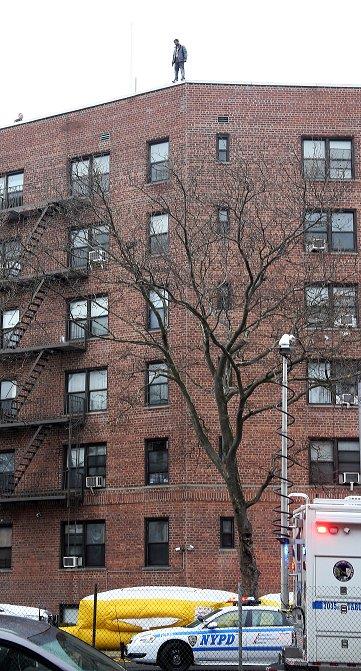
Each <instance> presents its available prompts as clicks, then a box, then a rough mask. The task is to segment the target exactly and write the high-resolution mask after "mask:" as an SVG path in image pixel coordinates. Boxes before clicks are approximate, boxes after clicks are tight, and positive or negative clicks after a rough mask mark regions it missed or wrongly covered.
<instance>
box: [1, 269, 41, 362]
mask: <svg viewBox="0 0 361 671" xmlns="http://www.w3.org/2000/svg"><path fill="white" fill-rule="evenodd" d="M46 290H47V287H46V284H45V278H44V277H43V278H42V279H41V280H40V282H39V284H38V286H37V287H36V289H35V291H34V292H33V295H32V296H31V299H30V302H29V304H28V306H27V308H26V310H25V311H24V313H23V314H22V315H21V319H20V321H19V323H18V324H17V325H16V326H15V328H14V329H13V331H12V333H11V335H10V337H9V339H8V347H9V348H13V349H15V348H16V347H18V345H19V343H20V341H21V339H22V337H23V335H24V334H25V332H26V330H27V328H28V326H30V324H31V322H32V321H33V319H35V317H36V314H37V311H38V310H39V308H40V306H41V305H42V303H43V300H44V298H45V296H46V293H47V291H46Z"/></svg>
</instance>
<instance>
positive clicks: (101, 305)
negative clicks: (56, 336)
mask: <svg viewBox="0 0 361 671" xmlns="http://www.w3.org/2000/svg"><path fill="white" fill-rule="evenodd" d="M108 333H109V332H108V296H94V297H93V298H82V299H79V300H75V301H71V303H70V305H69V324H68V334H69V340H77V339H82V338H85V337H92V336H93V337H95V338H102V337H104V336H107V335H108Z"/></svg>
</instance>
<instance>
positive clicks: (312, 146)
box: [303, 138, 352, 180]
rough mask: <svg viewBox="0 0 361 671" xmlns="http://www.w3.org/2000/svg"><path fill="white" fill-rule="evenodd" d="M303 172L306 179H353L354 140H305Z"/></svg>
mask: <svg viewBox="0 0 361 671" xmlns="http://www.w3.org/2000/svg"><path fill="white" fill-rule="evenodd" d="M303 174H304V176H305V177H306V179H312V180H324V179H326V178H328V179H351V178H352V140H338V139H328V138H326V139H319V140H318V139H315V140H313V139H312V140H303Z"/></svg>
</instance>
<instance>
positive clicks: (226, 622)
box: [212, 608, 249, 629]
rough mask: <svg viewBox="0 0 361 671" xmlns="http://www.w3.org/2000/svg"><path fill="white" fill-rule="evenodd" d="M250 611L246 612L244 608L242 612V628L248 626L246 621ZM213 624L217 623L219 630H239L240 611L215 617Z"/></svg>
mask: <svg viewBox="0 0 361 671" xmlns="http://www.w3.org/2000/svg"><path fill="white" fill-rule="evenodd" d="M248 613H249V611H248V610H245V609H244V608H243V610H242V626H243V627H245V626H246V620H247V616H248ZM212 622H217V629H229V628H231V627H237V628H238V622H239V619H238V610H232V611H230V612H228V613H222V615H218V617H215V618H214V619H212Z"/></svg>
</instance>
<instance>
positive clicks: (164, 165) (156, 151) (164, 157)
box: [149, 140, 169, 182]
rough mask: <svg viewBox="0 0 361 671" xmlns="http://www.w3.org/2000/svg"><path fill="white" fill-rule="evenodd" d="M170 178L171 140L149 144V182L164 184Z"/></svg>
mask: <svg viewBox="0 0 361 671" xmlns="http://www.w3.org/2000/svg"><path fill="white" fill-rule="evenodd" d="M168 178H169V140H162V141H161V142H150V144H149V181H150V182H164V181H165V180H166V179H168Z"/></svg>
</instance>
